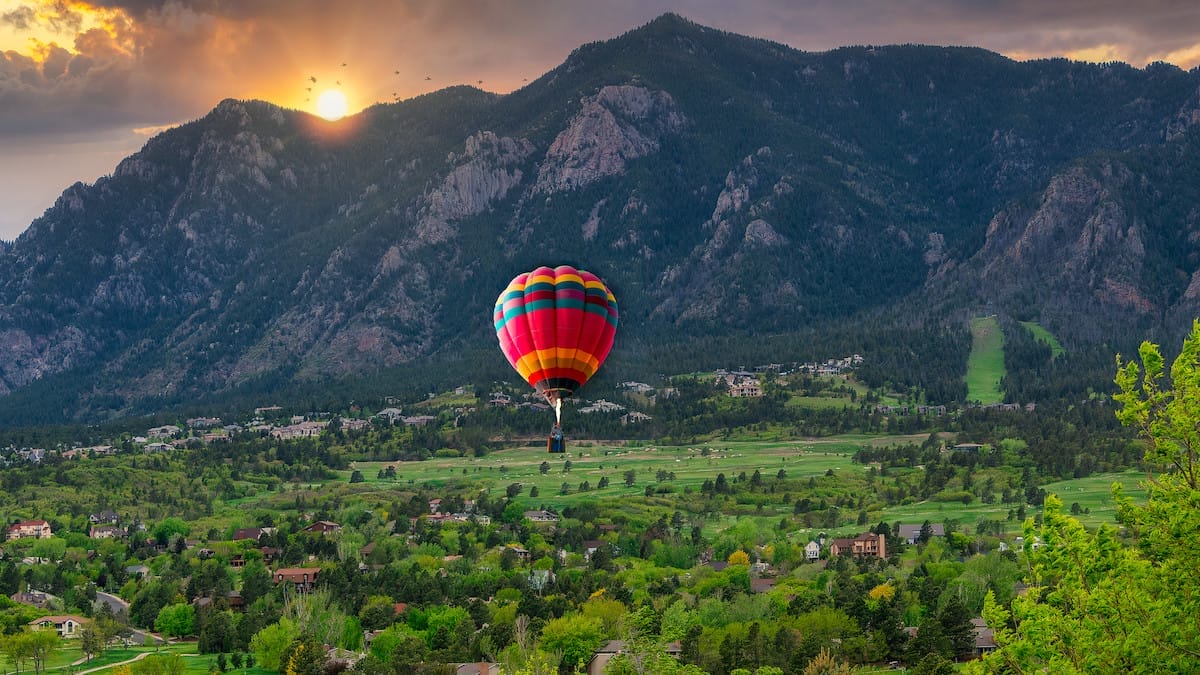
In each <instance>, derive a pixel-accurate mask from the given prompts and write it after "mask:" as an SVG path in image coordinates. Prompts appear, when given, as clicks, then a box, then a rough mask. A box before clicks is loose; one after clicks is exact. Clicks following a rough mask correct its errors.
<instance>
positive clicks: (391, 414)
mask: <svg viewBox="0 0 1200 675" xmlns="http://www.w3.org/2000/svg"><path fill="white" fill-rule="evenodd" d="M375 416H376V417H383V418H386V419H387V421H388V423H390V424H395V423H396V422H399V421H400V420H402V419H404V413H403V412H401V411H400V409H399V408H384V409H383V410H380V411H379V412H378V413H376V414H375Z"/></svg>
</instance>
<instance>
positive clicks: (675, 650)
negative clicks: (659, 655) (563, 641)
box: [586, 640, 683, 675]
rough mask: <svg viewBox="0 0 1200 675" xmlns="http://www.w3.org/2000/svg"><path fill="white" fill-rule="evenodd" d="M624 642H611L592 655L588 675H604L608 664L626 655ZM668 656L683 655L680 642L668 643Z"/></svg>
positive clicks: (677, 656) (666, 648) (676, 656)
mask: <svg viewBox="0 0 1200 675" xmlns="http://www.w3.org/2000/svg"><path fill="white" fill-rule="evenodd" d="M625 651H626V650H625V641H624V640H609V641H608V642H606V643H604V645H603V646H602V647H600V648H599V649H597V650H596V652H595V653H594V654H592V660H591V661H588V664H587V671H586V672H587V675H603V673H604V670H605V668H607V667H608V662H609V661H612V659H613V657H614V656H616V655H617V654H624V653H625ZM664 651H666V653H667V656H671V657H674V658H676V659H677V658H679V655H680V654H681V653H683V649H682V647H681V645H680V643H679V641H678V640H676V641H675V642H671V643H668V644H667V645H666V647H665V650H664Z"/></svg>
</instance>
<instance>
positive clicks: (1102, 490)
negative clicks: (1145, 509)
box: [1044, 471, 1146, 527]
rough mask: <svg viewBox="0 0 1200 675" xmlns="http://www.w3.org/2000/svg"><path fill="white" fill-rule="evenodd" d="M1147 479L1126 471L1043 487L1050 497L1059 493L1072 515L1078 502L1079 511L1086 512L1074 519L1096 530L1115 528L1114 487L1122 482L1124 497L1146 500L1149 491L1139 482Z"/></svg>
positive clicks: (1139, 473) (1142, 475)
mask: <svg viewBox="0 0 1200 675" xmlns="http://www.w3.org/2000/svg"><path fill="white" fill-rule="evenodd" d="M1144 480H1146V474H1145V472H1142V471H1125V472H1123V473H1104V474H1097V475H1095V476H1088V477H1087V478H1076V479H1073V480H1064V481H1060V482H1058V483H1050V484H1049V485H1046V486H1044V489H1045V490H1046V493H1047V494H1056V495H1058V497H1059V498H1060V499H1062V502H1063V507H1064V508H1065V509H1067V510H1068V513H1069V512H1070V508H1071V504H1073V503H1078V504H1079V507H1080V509H1087V510H1088V513H1082V514H1079V515H1076V516H1075V517H1076V518H1078V519H1079V521H1080V522H1082V523H1083V524H1084V525H1087V526H1088V527H1094V526H1096V525H1099V524H1100V523H1108V524H1109V525H1115V524H1116V523H1115V520H1114V517H1115V516H1116V513H1117V508H1116V504H1115V503H1114V502H1113V498H1112V486H1113V484H1114V483H1119V484H1120V485H1121V489H1122V490H1123V491H1124V494H1125V496H1127V497H1130V498H1132V499H1133V500H1134V501H1135V502H1138V503H1144V502H1145V501H1146V490H1145V488H1143V487H1142V486H1141V485H1139V483H1141V482H1142V481H1144Z"/></svg>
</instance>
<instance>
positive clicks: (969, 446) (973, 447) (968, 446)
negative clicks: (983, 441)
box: [954, 443, 983, 452]
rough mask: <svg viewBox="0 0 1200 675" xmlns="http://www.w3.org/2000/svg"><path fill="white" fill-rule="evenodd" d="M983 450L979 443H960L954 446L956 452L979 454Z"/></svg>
mask: <svg viewBox="0 0 1200 675" xmlns="http://www.w3.org/2000/svg"><path fill="white" fill-rule="evenodd" d="M982 448H983V446H982V445H980V444H979V443H959V444H958V445H955V446H954V451H955V452H979V451H980V450H981V449H982Z"/></svg>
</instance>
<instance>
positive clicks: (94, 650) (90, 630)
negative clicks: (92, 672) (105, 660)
mask: <svg viewBox="0 0 1200 675" xmlns="http://www.w3.org/2000/svg"><path fill="white" fill-rule="evenodd" d="M77 637H78V639H79V649H80V651H82V652H83V654H84V656H86V657H87V660H88V661H91V660H92V657H93V656H99V655H101V654H103V653H104V647H105V645H106V644H107V643H108V638H107V637H106V636H105V635H104V631H102V630H101V629H100V626H99V625H97V623H96V622H95V621H85V622H84V623H83V625H81V626H80V627H79V631H78V635H77Z"/></svg>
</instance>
